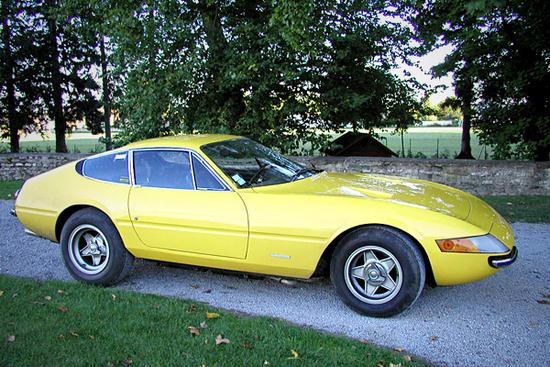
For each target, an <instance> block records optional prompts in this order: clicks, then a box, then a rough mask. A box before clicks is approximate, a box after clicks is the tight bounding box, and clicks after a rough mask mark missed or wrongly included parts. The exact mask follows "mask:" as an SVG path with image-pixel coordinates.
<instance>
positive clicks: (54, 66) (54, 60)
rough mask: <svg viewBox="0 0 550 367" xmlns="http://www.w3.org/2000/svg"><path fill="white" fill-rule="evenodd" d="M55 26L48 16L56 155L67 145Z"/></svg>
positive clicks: (51, 18) (65, 148) (51, 1)
mask: <svg viewBox="0 0 550 367" xmlns="http://www.w3.org/2000/svg"><path fill="white" fill-rule="evenodd" d="M48 6H49V8H50V9H52V8H54V7H55V6H56V4H55V1H53V0H50V1H48ZM57 32H58V30H57V24H56V21H55V18H54V17H53V15H51V14H48V37H49V41H50V45H49V46H50V65H49V68H50V72H51V88H52V99H53V109H54V110H53V113H54V121H55V151H56V152H58V153H67V143H66V142H65V132H66V131H67V123H66V121H65V115H64V113H63V90H62V89H61V84H62V82H63V79H62V77H61V71H60V65H59V49H58V44H57Z"/></svg>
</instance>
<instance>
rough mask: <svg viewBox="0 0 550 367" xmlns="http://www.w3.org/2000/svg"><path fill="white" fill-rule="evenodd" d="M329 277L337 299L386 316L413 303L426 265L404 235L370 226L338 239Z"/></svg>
mask: <svg viewBox="0 0 550 367" xmlns="http://www.w3.org/2000/svg"><path fill="white" fill-rule="evenodd" d="M330 276H331V279H332V282H333V284H334V286H335V288H336V291H337V293H338V295H339V296H340V298H341V299H342V300H343V301H344V303H346V304H347V305H348V306H350V307H351V308H352V309H353V310H355V311H357V312H358V313H361V314H364V315H367V316H375V317H389V316H393V315H396V314H398V313H400V312H403V311H404V310H406V309H407V308H409V307H410V306H412V304H413V303H414V302H415V301H416V299H417V298H418V297H419V296H420V293H421V292H422V289H423V288H424V283H425V279H426V268H425V264H424V260H423V258H422V254H421V253H420V250H419V249H418V248H417V246H416V244H415V243H414V242H413V241H412V239H410V238H409V237H408V236H407V235H405V234H403V233H402V232H400V231H398V230H396V229H393V228H388V227H383V226H372V227H365V228H360V229H358V230H355V231H353V232H351V233H349V234H348V235H346V236H345V237H344V238H343V239H342V240H341V242H340V243H339V245H338V247H337V248H336V250H335V252H334V255H333V257H332V261H331V265H330Z"/></svg>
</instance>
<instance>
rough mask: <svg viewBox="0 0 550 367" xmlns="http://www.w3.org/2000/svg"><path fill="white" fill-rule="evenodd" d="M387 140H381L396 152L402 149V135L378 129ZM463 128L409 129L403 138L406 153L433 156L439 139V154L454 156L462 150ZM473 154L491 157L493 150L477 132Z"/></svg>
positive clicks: (473, 144)
mask: <svg viewBox="0 0 550 367" xmlns="http://www.w3.org/2000/svg"><path fill="white" fill-rule="evenodd" d="M376 132H377V133H378V134H380V135H381V136H382V137H384V138H386V139H387V141H386V140H384V139H381V142H382V143H384V144H386V146H387V147H388V148H390V149H391V150H393V151H394V152H396V153H397V152H398V151H401V136H400V135H392V134H391V133H390V132H382V131H381V130H377V131H376ZM461 135H462V130H461V129H460V128H459V127H414V128H411V129H409V131H407V132H406V133H405V134H404V136H403V138H404V142H405V155H406V154H407V153H408V151H409V147H410V150H411V152H412V155H413V156H414V155H415V154H416V153H417V152H421V153H422V154H424V155H426V156H427V157H432V156H434V155H436V154H437V152H438V148H437V144H438V140H439V156H440V157H441V155H442V154H445V153H446V154H447V155H448V156H449V158H454V157H455V156H456V155H457V154H458V152H459V151H460V138H461ZM471 145H472V154H473V155H474V157H475V158H477V159H485V158H487V159H490V158H491V153H492V150H491V148H490V147H487V146H483V145H481V144H480V143H479V138H478V136H477V135H476V134H475V133H472V137H471Z"/></svg>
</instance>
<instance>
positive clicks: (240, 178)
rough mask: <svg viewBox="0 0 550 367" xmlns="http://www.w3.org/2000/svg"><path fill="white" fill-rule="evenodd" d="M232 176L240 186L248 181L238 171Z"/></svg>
mask: <svg viewBox="0 0 550 367" xmlns="http://www.w3.org/2000/svg"><path fill="white" fill-rule="evenodd" d="M231 178H232V179H233V181H235V182H236V183H237V184H239V185H240V186H242V185H244V184H245V183H246V181H245V180H244V178H242V177H241V175H239V174H238V173H235V174H234V175H233V176H231Z"/></svg>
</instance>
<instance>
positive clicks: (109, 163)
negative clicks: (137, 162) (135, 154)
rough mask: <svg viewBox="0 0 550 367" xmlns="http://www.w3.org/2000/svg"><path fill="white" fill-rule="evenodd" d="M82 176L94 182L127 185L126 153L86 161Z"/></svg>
mask: <svg viewBox="0 0 550 367" xmlns="http://www.w3.org/2000/svg"><path fill="white" fill-rule="evenodd" d="M82 172H83V174H84V176H87V177H90V178H94V179H96V180H101V181H107V182H115V183H122V184H128V183H129V177H130V176H129V174H128V153H127V152H123V153H115V154H108V155H102V156H99V157H94V158H89V159H86V161H85V162H84V167H83V170H82Z"/></svg>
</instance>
